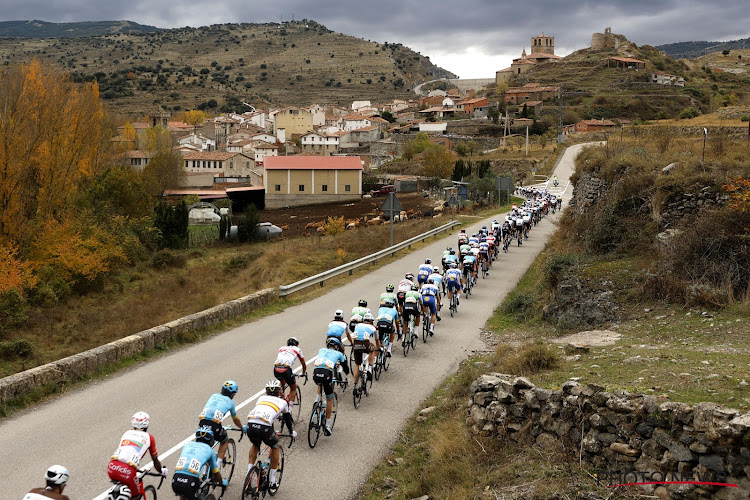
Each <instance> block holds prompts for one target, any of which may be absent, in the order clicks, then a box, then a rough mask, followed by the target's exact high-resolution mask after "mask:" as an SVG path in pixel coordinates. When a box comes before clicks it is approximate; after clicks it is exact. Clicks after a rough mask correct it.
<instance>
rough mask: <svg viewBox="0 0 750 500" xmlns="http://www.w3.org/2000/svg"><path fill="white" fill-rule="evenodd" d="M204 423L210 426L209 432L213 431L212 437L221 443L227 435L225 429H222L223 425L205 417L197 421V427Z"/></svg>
mask: <svg viewBox="0 0 750 500" xmlns="http://www.w3.org/2000/svg"><path fill="white" fill-rule="evenodd" d="M206 425H207V426H209V427H210V428H211V432H213V433H214V439H216V440H217V441H218V442H220V443H223V442H224V441H226V440H227V438H228V437H229V436H227V431H226V429H224V426H223V425H221V424H220V423H217V422H214V421H213V420H209V419H207V418H204V419H201V421H200V422H198V428H200V427H203V426H206Z"/></svg>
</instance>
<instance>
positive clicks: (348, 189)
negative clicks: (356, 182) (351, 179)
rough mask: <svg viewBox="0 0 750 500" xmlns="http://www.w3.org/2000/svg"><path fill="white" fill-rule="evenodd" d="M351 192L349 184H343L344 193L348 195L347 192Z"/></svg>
mask: <svg viewBox="0 0 750 500" xmlns="http://www.w3.org/2000/svg"><path fill="white" fill-rule="evenodd" d="M351 190H352V185H351V184H345V185H344V191H346V192H347V193H348V192H350V191H351Z"/></svg>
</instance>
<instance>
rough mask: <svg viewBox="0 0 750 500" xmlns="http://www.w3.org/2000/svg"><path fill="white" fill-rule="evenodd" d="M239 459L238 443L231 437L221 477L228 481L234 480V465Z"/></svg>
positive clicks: (222, 464) (222, 465)
mask: <svg viewBox="0 0 750 500" xmlns="http://www.w3.org/2000/svg"><path fill="white" fill-rule="evenodd" d="M236 461H237V445H236V444H235V442H234V439H232V438H229V439H228V440H227V452H226V453H225V454H224V461H223V462H222V463H221V477H222V478H224V479H226V480H227V483H228V482H229V481H231V480H232V474H234V465H235V462H236Z"/></svg>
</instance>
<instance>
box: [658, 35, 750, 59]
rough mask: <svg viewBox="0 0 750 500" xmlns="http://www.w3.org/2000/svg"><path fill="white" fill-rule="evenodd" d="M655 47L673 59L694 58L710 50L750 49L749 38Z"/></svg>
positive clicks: (678, 43)
mask: <svg viewBox="0 0 750 500" xmlns="http://www.w3.org/2000/svg"><path fill="white" fill-rule="evenodd" d="M656 48H657V49H659V50H663V51H664V52H666V53H667V54H669V56H670V57H672V58H673V59H695V58H697V57H700V56H704V55H706V54H709V53H711V52H722V51H724V50H736V49H750V38H743V39H741V40H730V41H728V42H706V41H701V42H677V43H667V44H665V45H657V46H656Z"/></svg>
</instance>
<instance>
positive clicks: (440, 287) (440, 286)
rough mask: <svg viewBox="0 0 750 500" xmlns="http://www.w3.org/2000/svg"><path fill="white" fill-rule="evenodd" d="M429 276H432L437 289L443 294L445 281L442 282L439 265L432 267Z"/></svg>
mask: <svg viewBox="0 0 750 500" xmlns="http://www.w3.org/2000/svg"><path fill="white" fill-rule="evenodd" d="M429 278H432V280H433V281H434V282H435V286H436V287H437V288H438V290H439V291H442V292H443V295H445V283H444V282H443V273H442V272H440V268H439V267H437V266H435V267H433V268H432V273H431V274H430V276H429ZM429 278H428V279H429ZM438 296H440V294H439V293H438Z"/></svg>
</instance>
